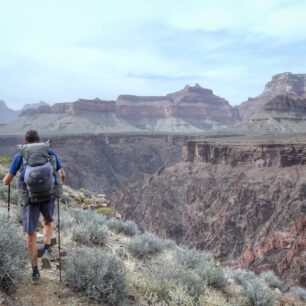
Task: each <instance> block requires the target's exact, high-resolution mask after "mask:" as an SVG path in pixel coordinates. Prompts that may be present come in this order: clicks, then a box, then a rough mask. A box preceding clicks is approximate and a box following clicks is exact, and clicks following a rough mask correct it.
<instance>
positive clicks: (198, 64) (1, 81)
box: [0, 0, 306, 109]
mask: <svg viewBox="0 0 306 306" xmlns="http://www.w3.org/2000/svg"><path fill="white" fill-rule="evenodd" d="M0 1H1V2H0V3H1V10H0V25H1V26H0V100H4V101H5V102H6V103H7V105H8V106H9V107H11V108H14V109H16V108H20V107H21V106H22V105H23V104H25V103H36V102H39V101H41V100H43V101H45V102H48V103H50V104H53V103H55V102H65V101H74V100H76V99H78V98H95V97H99V98H101V99H116V97H117V96H118V95H119V94H136V95H163V94H166V93H169V92H173V91H177V90H179V89H181V88H182V87H183V86H184V85H185V84H194V83H195V82H198V83H200V85H201V86H203V87H206V88H210V89H213V91H214V93H215V94H217V95H219V96H222V97H225V98H226V99H227V100H228V101H229V102H230V103H231V104H232V105H234V104H239V103H240V102H242V101H244V100H246V99H247V98H248V97H252V96H256V95H258V94H259V93H260V92H261V91H262V90H263V87H264V85H265V83H266V82H268V81H269V80H270V79H271V76H272V75H274V74H277V73H281V72H285V71H291V72H293V73H306V60H305V54H306V17H305V16H306V1H301V0H297V1H287V0H264V1H261V0H256V1H251V0H247V1H242V0H236V1H235V0H230V1H229V0H224V1H222V0H221V1H218V0H214V1H212V0H209V1H206V0H188V1H187V0H108V1H106V0H52V1H51V0H50V1H48V0H44V1H41V0H27V1H23V0H19V1H17V0H10V1H5V0H0Z"/></svg>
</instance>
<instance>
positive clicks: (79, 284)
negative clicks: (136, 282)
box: [64, 249, 128, 305]
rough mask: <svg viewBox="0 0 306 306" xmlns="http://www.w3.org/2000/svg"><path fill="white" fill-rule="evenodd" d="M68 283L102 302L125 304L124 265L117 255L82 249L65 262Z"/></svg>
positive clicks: (126, 293) (126, 292) (126, 294)
mask: <svg viewBox="0 0 306 306" xmlns="http://www.w3.org/2000/svg"><path fill="white" fill-rule="evenodd" d="M64 271H65V275H64V277H65V282H66V283H67V285H68V286H69V287H71V288H73V289H75V290H77V291H78V292H81V293H83V294H85V295H86V296H88V297H89V298H90V299H93V300H95V301H97V302H99V303H105V304H107V305H122V304H123V302H124V301H126V299H127V296H128V291H127V287H126V282H125V276H124V272H123V266H122V264H121V262H119V261H118V260H117V259H116V258H115V257H114V256H112V255H110V254H108V253H106V252H104V251H101V250H98V249H91V250H79V251H76V252H75V253H73V254H72V255H71V256H70V257H69V258H68V259H67V260H66V262H65V263H64Z"/></svg>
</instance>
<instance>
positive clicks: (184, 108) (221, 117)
mask: <svg viewBox="0 0 306 306" xmlns="http://www.w3.org/2000/svg"><path fill="white" fill-rule="evenodd" d="M116 114H117V115H118V116H119V117H122V118H124V119H126V120H128V121H130V122H131V123H133V124H134V125H136V126H143V124H145V123H146V122H145V119H147V125H150V124H151V125H152V127H151V128H152V129H154V126H153V125H157V124H158V123H157V120H165V121H166V120H169V119H171V118H176V119H179V120H182V122H183V123H182V124H183V125H185V126H186V127H187V126H188V125H189V126H191V127H192V126H194V127H196V128H198V129H202V130H208V129H209V130H210V129H214V128H217V127H226V126H231V125H234V124H235V123H237V122H238V121H239V116H238V112H237V110H236V109H235V108H233V107H232V106H231V105H230V104H229V103H228V102H227V101H226V100H225V99H223V98H220V97H218V96H215V95H214V94H213V91H212V90H210V89H206V88H202V87H201V86H200V85H198V84H196V85H195V86H189V85H187V86H185V88H184V89H182V90H180V91H178V92H175V93H171V94H168V95H166V96H160V97H139V96H119V98H118V100H117V101H116ZM148 119H149V120H148ZM150 120H151V122H150ZM178 124H179V123H178ZM155 129H156V128H155Z"/></svg>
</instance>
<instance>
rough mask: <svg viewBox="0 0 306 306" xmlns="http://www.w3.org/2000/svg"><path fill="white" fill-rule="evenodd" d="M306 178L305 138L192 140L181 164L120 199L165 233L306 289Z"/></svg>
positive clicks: (138, 183)
mask: <svg viewBox="0 0 306 306" xmlns="http://www.w3.org/2000/svg"><path fill="white" fill-rule="evenodd" d="M305 182H306V143H305V142H297V143H291V144H288V143H286V142H283V143H282V142H279V143H260V142H258V143H252V142H249V143H245V144H242V143H239V142H236V143H227V144H226V143H224V142H223V144H221V143H216V142H203V141H188V142H186V144H185V145H184V148H183V151H182V158H181V161H180V162H178V163H175V164H174V165H172V166H169V167H163V168H161V169H160V170H159V171H157V172H156V173H155V174H154V175H150V176H146V177H144V178H142V179H135V180H132V181H131V182H130V183H129V184H128V185H127V186H125V188H124V190H122V191H121V192H119V193H117V194H116V195H115V196H114V203H115V206H116V208H117V209H118V210H119V211H120V213H121V214H122V215H123V217H124V218H128V219H134V220H136V221H137V222H138V223H139V224H141V225H142V226H143V227H146V228H148V229H149V230H152V231H155V232H156V233H157V234H159V235H162V236H165V237H170V238H173V239H175V240H176V241H177V242H179V243H184V244H188V245H189V246H191V247H196V248H199V249H203V250H206V251H210V252H212V253H213V254H214V255H215V256H216V257H217V258H219V260H221V261H222V262H231V261H232V262H235V263H238V264H237V265H238V266H239V265H240V266H241V267H246V266H248V267H250V268H252V269H254V270H255V271H260V270H263V269H267V268H270V269H273V270H274V271H275V272H276V273H277V274H279V275H280V276H281V277H282V278H284V279H287V280H288V282H289V283H292V284H298V285H302V286H305V276H306V274H305V271H306V266H305V262H306V261H305V260H304V259H305V257H306V249H305V241H306V240H305V230H306V228H305V226H304V225H303V224H304V223H305V215H306V206H305V203H306V183H305ZM256 269H257V270H256Z"/></svg>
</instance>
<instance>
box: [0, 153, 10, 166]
mask: <svg viewBox="0 0 306 306" xmlns="http://www.w3.org/2000/svg"><path fill="white" fill-rule="evenodd" d="M11 160H12V159H11V157H10V156H8V155H0V164H2V165H4V166H8V165H9V164H10V162H11Z"/></svg>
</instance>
